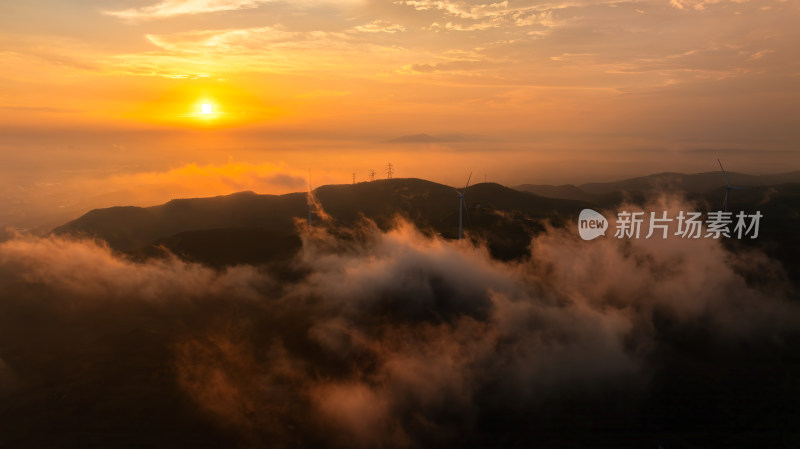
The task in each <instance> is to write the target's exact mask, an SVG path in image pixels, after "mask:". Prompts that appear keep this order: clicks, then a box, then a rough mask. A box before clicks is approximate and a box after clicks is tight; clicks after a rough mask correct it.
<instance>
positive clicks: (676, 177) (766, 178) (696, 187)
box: [515, 171, 800, 202]
mask: <svg viewBox="0 0 800 449" xmlns="http://www.w3.org/2000/svg"><path fill="white" fill-rule="evenodd" d="M728 178H729V179H730V182H731V184H733V185H739V186H747V187H755V186H771V185H777V184H784V183H800V171H793V172H788V173H780V174H773V175H761V176H754V175H747V174H743V173H734V172H728ZM724 186H725V178H723V176H722V173H721V172H719V171H713V172H707V173H697V174H691V175H686V174H682V173H668V172H667V173H657V174H654V175H648V176H641V177H637V178H630V179H625V180H621V181H613V182H591V183H586V184H581V185H580V186H574V185H571V184H567V185H560V186H553V185H537V184H522V185H519V186H516V187H515V189H517V190H521V191H525V192H531V193H534V194H537V195H541V196H545V197H548V198H557V199H573V200H581V201H589V202H603V199H604V198H602V197H598V195H610V194H615V193H617V194H618V193H619V192H649V191H653V190H665V189H672V190H679V191H682V192H685V193H691V194H706V193H709V192H711V191H713V190H715V189H720V188H722V187H724Z"/></svg>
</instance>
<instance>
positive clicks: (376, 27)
mask: <svg viewBox="0 0 800 449" xmlns="http://www.w3.org/2000/svg"><path fill="white" fill-rule="evenodd" d="M355 30H356V31H361V32H364V33H397V32H399V31H405V30H406V28H405V27H404V26H403V25H399V24H396V23H391V22H387V21H385V20H375V21H373V22H370V23H368V24H366V25H359V26H357V27H355Z"/></svg>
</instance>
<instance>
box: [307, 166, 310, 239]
mask: <svg viewBox="0 0 800 449" xmlns="http://www.w3.org/2000/svg"><path fill="white" fill-rule="evenodd" d="M306 203H308V230H309V231H311V169H310V168H309V169H308V193H307V194H306Z"/></svg>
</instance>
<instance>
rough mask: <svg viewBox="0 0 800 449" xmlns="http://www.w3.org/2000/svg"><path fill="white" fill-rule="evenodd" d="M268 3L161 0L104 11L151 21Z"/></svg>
mask: <svg viewBox="0 0 800 449" xmlns="http://www.w3.org/2000/svg"><path fill="white" fill-rule="evenodd" d="M270 1H272V0H162V1H161V2H159V3H155V4H153V5H150V6H144V7H141V8H130V9H125V10H121V11H106V12H105V13H106V14H108V15H112V16H116V17H119V18H121V19H127V20H153V19H164V18H168V17H174V16H181V15H191V14H204V13H213V12H220V11H233V10H237V9H251V8H258V6H259V5H261V4H264V3H269V2H270Z"/></svg>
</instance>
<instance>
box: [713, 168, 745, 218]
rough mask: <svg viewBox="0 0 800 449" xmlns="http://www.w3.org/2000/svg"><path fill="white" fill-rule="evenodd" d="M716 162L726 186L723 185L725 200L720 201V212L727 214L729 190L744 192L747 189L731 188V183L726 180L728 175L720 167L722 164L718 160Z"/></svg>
mask: <svg viewBox="0 0 800 449" xmlns="http://www.w3.org/2000/svg"><path fill="white" fill-rule="evenodd" d="M717 162H718V163H719V168H720V170H722V176H724V177H725V184H726V185H725V199H724V200H723V201H722V211H723V212H728V194H729V193H730V191H731V190H746V189H747V187H739V186H732V185H731V182H730V181H729V180H728V174H727V173H725V168H723V167H722V162H720V160H719V159H717Z"/></svg>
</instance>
